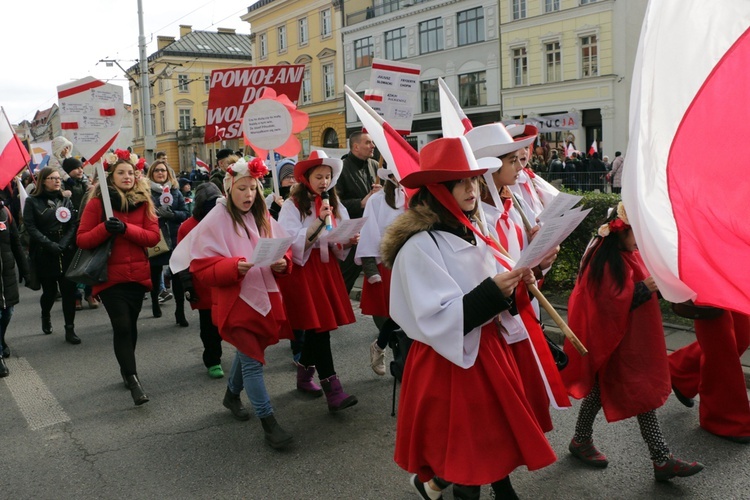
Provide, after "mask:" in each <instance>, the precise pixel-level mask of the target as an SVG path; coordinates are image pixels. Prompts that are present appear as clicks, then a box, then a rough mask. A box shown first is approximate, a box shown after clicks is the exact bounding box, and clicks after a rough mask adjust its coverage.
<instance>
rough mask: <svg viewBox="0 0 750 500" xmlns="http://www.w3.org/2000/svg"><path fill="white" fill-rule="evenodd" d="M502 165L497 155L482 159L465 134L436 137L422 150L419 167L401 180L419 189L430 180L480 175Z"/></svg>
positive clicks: (430, 182) (455, 179) (444, 180)
mask: <svg viewBox="0 0 750 500" xmlns="http://www.w3.org/2000/svg"><path fill="white" fill-rule="evenodd" d="M501 165H502V162H501V161H500V160H498V159H496V158H488V159H486V160H485V161H483V162H482V163H481V164H480V163H478V162H477V160H476V159H475V158H474V154H473V153H472V152H471V146H470V145H469V141H467V140H466V138H465V137H449V138H443V139H436V140H434V141H432V142H430V143H428V144H427V145H425V146H424V147H423V148H422V150H421V151H420V152H419V170H418V171H416V172H412V173H410V174H409V175H407V176H405V177H404V178H403V179H401V184H402V185H403V186H404V187H407V188H409V189H416V188H419V187H422V186H424V185H426V184H439V183H441V182H448V181H457V180H461V179H466V178H468V177H478V176H480V175H483V174H484V173H485V172H487V171H492V170H497V169H498V168H499V167H500V166H501Z"/></svg>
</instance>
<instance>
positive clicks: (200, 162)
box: [195, 158, 208, 170]
mask: <svg viewBox="0 0 750 500" xmlns="http://www.w3.org/2000/svg"><path fill="white" fill-rule="evenodd" d="M195 165H196V166H198V167H202V168H205V169H206V170H208V163H206V162H205V161H203V160H201V159H200V158H196V159H195Z"/></svg>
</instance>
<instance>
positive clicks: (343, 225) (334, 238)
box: [326, 217, 367, 245]
mask: <svg viewBox="0 0 750 500" xmlns="http://www.w3.org/2000/svg"><path fill="white" fill-rule="evenodd" d="M366 220H367V217H361V218H359V219H347V220H343V221H341V222H338V223H337V226H336V227H334V228H333V229H331V230H330V231H328V234H327V235H326V238H327V239H328V241H330V242H331V243H340V244H342V245H345V244H347V243H349V240H350V239H352V238H354V237H355V236H356V235H357V233H359V232H360V231H361V230H362V226H364V225H365V221H366Z"/></svg>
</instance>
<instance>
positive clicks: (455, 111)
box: [438, 78, 474, 137]
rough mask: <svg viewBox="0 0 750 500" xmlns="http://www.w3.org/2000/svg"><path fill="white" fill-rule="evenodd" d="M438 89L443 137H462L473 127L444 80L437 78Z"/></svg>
mask: <svg viewBox="0 0 750 500" xmlns="http://www.w3.org/2000/svg"><path fill="white" fill-rule="evenodd" d="M438 86H439V89H440V90H439V91H440V117H441V122H442V126H443V137H462V136H463V135H464V134H465V133H466V132H468V131H469V130H471V129H473V128H474V125H472V123H471V120H469V117H468V116H466V113H464V110H463V109H461V105H460V104H459V103H458V100H456V96H454V95H453V92H451V89H450V88H449V87H448V84H447V83H445V80H443V79H442V78H438Z"/></svg>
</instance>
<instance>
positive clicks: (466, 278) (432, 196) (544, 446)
mask: <svg viewBox="0 0 750 500" xmlns="http://www.w3.org/2000/svg"><path fill="white" fill-rule="evenodd" d="M419 160H420V170H419V171H417V172H414V173H411V174H409V175H407V176H405V177H404V178H403V179H402V180H401V184H402V185H403V186H404V187H406V188H414V189H416V188H419V192H418V193H417V194H415V195H414V196H413V197H412V198H411V200H410V202H409V210H408V211H407V212H406V213H405V214H404V215H402V216H401V217H399V218H398V219H397V220H396V221H395V222H394V223H393V224H391V226H390V227H389V228H388V230H387V231H386V234H385V236H384V238H383V243H382V245H381V249H382V259H383V262H384V263H385V264H386V265H388V266H390V267H392V269H393V273H392V275H391V299H390V313H391V316H392V318H393V320H394V321H396V322H397V323H398V324H399V325H400V326H401V327H402V328H403V330H404V332H405V333H406V334H407V335H408V336H409V337H411V338H412V339H413V340H414V343H413V344H412V346H411V349H410V350H409V356H408V357H407V360H406V366H405V369H404V375H403V385H402V388H401V395H400V400H399V414H398V422H397V427H396V450H395V457H394V458H395V460H396V463H398V465H399V466H401V467H402V468H404V469H405V470H407V471H409V472H411V473H413V474H414V476H412V479H411V481H412V485H413V486H414V488H415V489H416V490H417V491H418V493H419V495H420V496H421V498H424V499H437V498H440V495H441V493H440V490H442V489H444V488H445V487H447V485H449V484H450V483H454V488H453V492H454V498H461V499H474V498H479V491H480V485H483V484H488V483H490V484H492V489H493V491H494V492H495V494H496V496H497V497H498V498H516V496H515V492H514V491H513V487H512V486H511V484H510V478H509V477H508V476H509V474H510V473H511V472H512V471H513V470H514V469H516V468H517V467H520V466H523V465H525V466H526V467H527V468H528V469H529V470H536V469H540V468H542V467H546V466H547V465H549V464H551V463H553V462H554V461H555V458H556V457H555V453H554V452H553V451H552V448H551V447H550V445H549V443H548V442H547V439H546V438H545V436H544V432H543V431H542V429H541V428H540V426H539V424H538V422H537V420H536V419H535V417H534V414H533V410H532V409H531V407H530V405H529V403H528V400H527V399H526V395H525V393H524V389H523V384H522V382H521V380H520V378H519V374H518V369H517V367H516V364H515V361H514V359H513V355H512V353H511V352H510V349H509V347H508V344H507V343H506V342H505V339H504V338H503V336H502V335H501V334H500V333H501V332H500V324H499V322H498V321H497V319H496V317H497V315H498V314H499V313H500V312H501V311H503V310H507V309H509V308H510V307H511V306H512V297H513V295H514V291H515V288H516V285H517V284H518V283H519V282H520V281H522V280H523V281H524V282H526V283H529V284H530V283H534V277H533V274H532V273H531V271H530V269H528V268H520V269H516V270H514V271H509V272H505V273H500V274H498V273H497V271H496V261H495V258H494V257H493V255H492V253H491V251H490V248H489V246H490V245H492V242H491V241H490V240H488V239H486V237H484V236H483V235H482V234H481V232H479V230H478V228H477V227H476V225H477V222H476V214H477V203H478V200H479V186H478V181H477V179H478V176H481V175H482V174H483V173H484V172H485V171H486V169H480V168H479V167H478V166H477V163H476V160H475V159H474V156H473V154H472V152H471V149H470V147H469V144H468V141H467V140H466V139H465V138H463V137H459V138H448V139H437V140H435V141H432V142H431V143H429V144H427V145H426V146H424V147H423V148H422V151H420V154H419Z"/></svg>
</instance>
